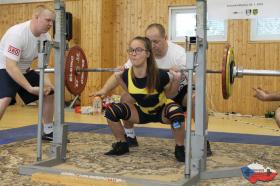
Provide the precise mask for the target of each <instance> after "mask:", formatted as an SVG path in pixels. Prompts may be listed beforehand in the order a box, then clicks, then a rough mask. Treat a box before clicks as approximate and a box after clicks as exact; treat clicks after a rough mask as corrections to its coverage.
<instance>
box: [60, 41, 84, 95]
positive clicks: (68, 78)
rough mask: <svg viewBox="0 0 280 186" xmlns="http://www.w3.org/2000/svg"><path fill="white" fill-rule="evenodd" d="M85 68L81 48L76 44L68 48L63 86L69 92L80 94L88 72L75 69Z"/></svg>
mask: <svg viewBox="0 0 280 186" xmlns="http://www.w3.org/2000/svg"><path fill="white" fill-rule="evenodd" d="M87 68H88V64H87V58H86V55H85V53H84V51H83V49H82V48H80V47H78V46H74V47H72V48H70V49H69V52H68V54H67V57H66V61H65V86H66V87H67V89H68V90H69V92H70V93H71V94H73V95H75V96H76V95H80V94H81V93H82V92H83V90H84V89H85V86H86V83H87V77H88V72H77V69H87Z"/></svg>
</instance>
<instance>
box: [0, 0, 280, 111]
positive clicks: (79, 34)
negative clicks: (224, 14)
mask: <svg viewBox="0 0 280 186" xmlns="http://www.w3.org/2000/svg"><path fill="white" fill-rule="evenodd" d="M195 2H196V1H195V0H68V1H66V10H67V11H70V12H72V14H73V21H74V22H73V39H72V41H71V42H70V46H73V45H75V44H78V45H80V46H81V47H82V48H83V49H84V51H85V53H86V56H87V59H88V62H89V67H90V68H97V67H102V68H108V67H109V68H110V67H117V66H120V65H122V64H123V63H125V62H126V60H127V58H128V56H127V53H126V48H127V45H128V43H129V41H130V40H131V39H132V38H133V37H135V36H137V35H144V31H145V28H146V27H147V25H149V24H150V23H153V22H158V23H161V24H163V25H164V26H165V27H166V28H168V7H169V6H181V5H184V6H193V5H195ZM37 4H38V3H26V4H12V5H0V8H1V12H0V24H1V26H0V37H1V36H2V35H3V34H4V32H5V31H6V30H7V29H8V28H9V27H10V26H12V25H14V24H16V23H19V22H22V21H24V20H27V19H29V17H30V16H31V10H32V8H33V7H35V6H36V5H37ZM44 4H46V5H47V6H50V7H52V6H53V3H52V2H47V3H44ZM167 31H168V29H167ZM249 32H250V20H229V21H228V43H230V44H231V45H232V46H233V47H234V52H235V59H236V65H237V66H239V67H241V66H242V67H243V68H250V69H273V70H277V69H280V66H279V58H280V42H269V41H267V42H250V39H249V35H250V33H249ZM224 44H225V43H221V42H220V43H219V42H217V43H215V42H210V43H209V48H208V51H207V67H208V68H209V69H220V68H221V67H220V66H221V59H222V55H223V48H224ZM110 75H111V73H102V74H101V73H90V74H89V80H88V84H87V87H86V89H85V91H84V92H83V93H82V95H81V100H82V103H83V105H90V104H91V99H90V98H89V97H88V94H89V93H90V92H92V91H95V90H97V89H99V88H100V87H101V86H102V85H103V84H104V83H105V82H106V79H107V77H108V76H110ZM277 80H278V78H277V77H257V76H256V77H243V78H242V79H235V84H234V87H233V95H232V97H231V98H230V99H229V100H226V101H225V100H223V99H222V93H221V79H220V75H207V93H206V96H207V103H208V106H209V109H210V110H214V111H220V112H240V113H242V114H258V115H260V114H263V113H264V112H266V111H269V110H275V108H276V107H277V106H278V105H279V103H278V102H270V103H269V102H267V103H265V102H261V101H258V100H256V99H255V98H254V97H253V94H254V91H253V90H252V88H253V87H259V86H260V87H263V88H264V89H267V90H270V91H277V90H279V89H278V83H277ZM115 92H116V93H120V92H121V90H120V89H117V90H116V91H115ZM71 98H72V96H70V94H68V93H67V94H66V99H71Z"/></svg>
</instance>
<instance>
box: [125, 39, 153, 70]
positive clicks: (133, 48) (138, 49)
mask: <svg viewBox="0 0 280 186" xmlns="http://www.w3.org/2000/svg"><path fill="white" fill-rule="evenodd" d="M128 54H129V59H130V60H131V63H132V65H133V66H135V67H138V66H142V65H143V64H144V63H146V62H147V58H148V57H149V55H150V53H149V52H148V51H147V49H146V48H145V45H144V43H143V42H142V41H140V40H133V41H131V43H130V46H129V48H128Z"/></svg>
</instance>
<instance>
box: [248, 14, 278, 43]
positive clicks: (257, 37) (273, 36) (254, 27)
mask: <svg viewBox="0 0 280 186" xmlns="http://www.w3.org/2000/svg"><path fill="white" fill-rule="evenodd" d="M261 40H280V18H256V19H252V20H251V41H261Z"/></svg>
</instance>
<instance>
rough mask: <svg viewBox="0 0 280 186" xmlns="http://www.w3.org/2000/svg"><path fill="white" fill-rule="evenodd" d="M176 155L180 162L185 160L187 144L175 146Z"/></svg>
mask: <svg viewBox="0 0 280 186" xmlns="http://www.w3.org/2000/svg"><path fill="white" fill-rule="evenodd" d="M175 157H176V160H177V161H179V162H185V146H184V145H182V146H178V145H176V146H175Z"/></svg>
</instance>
